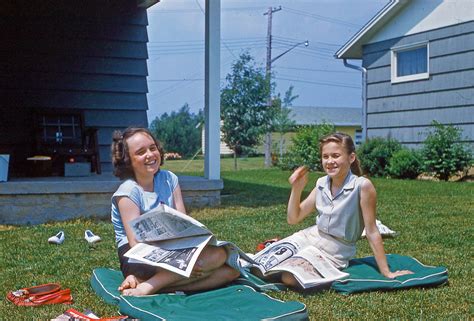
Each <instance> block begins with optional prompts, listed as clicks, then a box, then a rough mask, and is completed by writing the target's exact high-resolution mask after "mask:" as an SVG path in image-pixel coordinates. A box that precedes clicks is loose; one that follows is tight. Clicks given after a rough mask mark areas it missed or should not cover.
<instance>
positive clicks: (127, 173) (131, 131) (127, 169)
mask: <svg viewBox="0 0 474 321" xmlns="http://www.w3.org/2000/svg"><path fill="white" fill-rule="evenodd" d="M136 133H143V134H146V135H148V136H150V137H151V138H152V139H153V141H154V142H155V145H156V147H157V148H158V151H159V152H160V165H163V163H164V161H165V153H164V151H163V147H162V146H161V143H160V141H159V140H157V139H156V138H155V137H154V136H153V134H152V133H151V132H150V130H148V129H147V128H142V127H128V128H127V129H125V130H124V131H123V132H121V131H120V130H115V131H114V132H113V134H112V145H111V152H112V164H113V166H114V175H115V176H117V177H118V178H120V179H128V178H135V173H134V172H133V168H132V162H131V160H130V153H129V147H128V144H127V139H129V138H130V137H132V136H133V135H135V134H136Z"/></svg>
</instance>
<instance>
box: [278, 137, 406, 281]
mask: <svg viewBox="0 0 474 321" xmlns="http://www.w3.org/2000/svg"><path fill="white" fill-rule="evenodd" d="M320 154H321V162H322V167H323V170H324V171H325V172H326V174H327V175H326V176H324V177H321V178H320V179H318V181H317V182H316V187H315V188H314V189H313V190H312V191H311V193H310V194H309V195H308V197H307V198H306V199H304V200H303V201H301V194H302V192H303V189H304V187H305V186H306V184H307V183H308V173H307V169H306V168H305V167H300V168H298V169H296V170H295V172H294V173H293V174H292V175H291V176H290V178H289V179H288V181H289V183H290V184H291V194H290V199H289V201H288V209H287V220H288V223H289V224H298V223H300V222H301V221H303V220H304V219H305V218H306V217H307V216H308V215H309V214H310V213H312V212H313V211H314V210H317V213H318V217H317V221H316V225H314V226H311V227H309V228H307V229H304V230H302V231H299V232H297V233H295V234H293V235H291V236H289V238H296V239H297V240H298V241H299V242H300V243H303V244H304V243H305V242H307V243H308V244H312V245H314V246H316V247H318V248H319V249H320V250H321V251H322V252H323V254H324V255H325V257H326V258H328V259H329V260H330V261H331V262H332V263H333V264H334V266H336V267H337V268H340V269H342V268H344V267H346V266H347V265H348V262H349V259H351V258H352V257H354V255H355V253H356V247H355V243H356V241H357V240H358V239H359V238H360V237H361V234H362V231H363V229H364V227H365V230H366V235H367V240H368V241H369V244H370V247H371V248H372V251H373V253H374V257H375V260H376V262H377V265H378V268H379V271H380V273H381V274H383V275H384V276H385V277H387V278H395V277H397V276H400V275H404V274H410V273H412V272H411V271H407V270H403V271H394V272H392V271H390V269H389V267H388V265H387V259H386V257H385V251H384V247H383V242H382V237H381V235H380V233H379V231H378V229H377V226H376V224H375V207H376V192H375V188H374V185H373V184H372V182H371V181H370V180H368V179H366V178H364V177H361V176H359V175H361V170H360V167H359V161H358V159H357V156H356V154H355V146H354V142H353V141H352V138H351V137H350V136H349V135H346V134H343V133H334V134H330V135H327V136H325V137H323V138H321V140H320ZM282 281H283V283H285V284H287V285H289V286H292V287H298V285H299V283H298V281H297V280H296V279H295V277H294V276H293V275H292V274H291V273H288V272H284V273H283V274H282Z"/></svg>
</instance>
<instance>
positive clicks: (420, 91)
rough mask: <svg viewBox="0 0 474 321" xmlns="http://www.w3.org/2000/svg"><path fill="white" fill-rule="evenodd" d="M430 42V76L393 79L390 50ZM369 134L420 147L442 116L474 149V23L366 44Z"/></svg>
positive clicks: (364, 50) (444, 121)
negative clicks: (435, 121) (394, 81)
mask: <svg viewBox="0 0 474 321" xmlns="http://www.w3.org/2000/svg"><path fill="white" fill-rule="evenodd" d="M422 41H428V42H429V55H430V57H429V75H430V76H429V79H425V80H416V81H409V82H401V83H394V84H392V83H391V74H390V72H391V67H390V63H391V61H390V55H391V53H390V48H392V47H397V46H401V45H408V44H412V43H418V42H422ZM363 52H364V54H363V66H364V67H365V68H367V71H368V72H367V133H368V137H369V138H371V137H377V136H379V137H392V138H395V139H397V140H398V141H400V142H401V143H403V144H405V145H409V146H413V147H419V146H420V143H421V142H422V141H423V140H424V139H425V138H426V135H427V132H428V130H429V129H430V128H431V126H430V124H431V122H432V121H433V120H437V121H439V122H440V123H443V124H453V125H456V126H458V127H459V128H461V129H462V130H463V141H465V142H470V143H471V145H472V146H473V147H474V88H473V87H474V21H470V22H467V23H462V24H458V25H453V26H449V27H444V28H440V29H435V30H430V31H427V32H423V33H418V34H414V35H409V36H405V37H399V38H395V39H390V40H386V41H381V42H377V43H373V44H368V45H365V46H364V47H363Z"/></svg>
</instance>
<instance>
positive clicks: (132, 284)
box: [118, 275, 140, 291]
mask: <svg viewBox="0 0 474 321" xmlns="http://www.w3.org/2000/svg"><path fill="white" fill-rule="evenodd" d="M138 284H140V282H139V281H138V279H137V278H136V277H135V275H129V276H127V277H126V278H125V280H123V282H122V284H120V286H119V287H118V290H119V291H123V290H126V289H135V288H136V287H137V286H138Z"/></svg>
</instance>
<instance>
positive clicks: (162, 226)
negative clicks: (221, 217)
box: [125, 204, 253, 277]
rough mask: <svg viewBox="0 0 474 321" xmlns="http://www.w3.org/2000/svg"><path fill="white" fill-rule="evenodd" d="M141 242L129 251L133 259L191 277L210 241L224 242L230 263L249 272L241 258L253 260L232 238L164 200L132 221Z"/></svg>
mask: <svg viewBox="0 0 474 321" xmlns="http://www.w3.org/2000/svg"><path fill="white" fill-rule="evenodd" d="M130 226H131V228H132V230H133V231H134V233H135V238H136V239H137V241H138V242H139V243H138V244H136V245H135V246H134V247H132V248H131V249H130V250H128V251H127V252H126V253H125V256H126V257H128V258H129V262H135V263H146V264H149V265H153V266H157V267H161V268H164V269H167V270H170V271H172V272H174V273H177V274H180V275H183V276H185V277H189V276H190V275H191V272H192V270H193V268H194V265H195V263H196V261H197V259H198V257H199V255H200V254H201V252H202V250H203V249H204V248H205V247H206V245H214V246H224V247H225V248H226V251H227V253H228V257H227V262H226V263H227V264H228V265H229V266H231V267H233V268H234V269H237V270H239V271H241V273H243V274H245V270H243V268H242V265H241V259H243V260H245V261H247V262H253V260H252V259H251V258H250V257H248V256H247V255H246V254H245V253H244V252H242V250H240V249H239V248H238V247H237V246H236V245H235V244H233V243H231V242H224V241H218V240H217V239H216V238H215V236H214V235H213V234H212V233H211V231H209V229H207V228H206V227H205V226H204V225H203V224H202V223H200V222H199V221H197V220H195V219H193V218H192V217H190V216H188V215H186V214H183V213H181V212H179V211H177V210H175V209H173V208H170V207H168V206H166V205H164V204H160V205H159V206H158V207H156V208H155V209H153V210H151V211H149V212H147V213H144V214H142V215H140V216H139V217H137V218H136V219H134V220H132V221H131V222H130Z"/></svg>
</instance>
